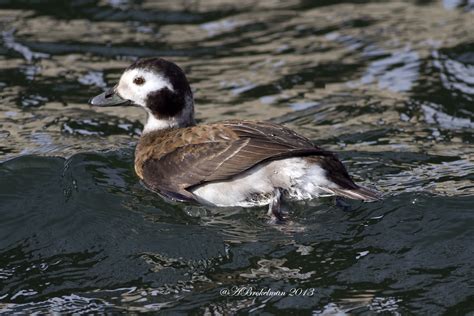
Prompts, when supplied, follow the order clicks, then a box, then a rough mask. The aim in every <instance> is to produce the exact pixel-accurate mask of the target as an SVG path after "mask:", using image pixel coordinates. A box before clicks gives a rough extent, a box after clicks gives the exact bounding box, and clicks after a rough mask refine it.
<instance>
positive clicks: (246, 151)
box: [89, 57, 381, 221]
mask: <svg viewBox="0 0 474 316" xmlns="http://www.w3.org/2000/svg"><path fill="white" fill-rule="evenodd" d="M89 104H90V105H92V106H100V107H108V106H140V107H142V108H143V109H144V110H145V112H146V113H147V119H146V122H145V125H144V128H143V131H142V134H141V136H140V139H139V141H138V143H137V146H136V148H135V163H134V167H135V172H136V174H137V176H138V177H139V178H140V180H141V182H142V183H143V184H144V185H145V187H146V188H148V189H149V190H151V191H153V192H155V193H158V194H159V195H161V196H163V197H165V198H167V199H171V200H172V201H177V202H193V203H198V204H203V205H208V206H216V207H235V206H239V207H255V206H268V215H269V216H270V217H271V218H273V219H275V220H278V221H284V220H285V216H284V214H285V212H283V211H282V201H291V200H307V199H315V198H319V197H326V196H336V197H345V198H349V199H355V200H362V201H365V202H373V201H377V200H380V199H381V194H380V193H379V192H377V191H376V190H373V189H369V188H367V187H364V186H361V185H358V184H356V183H355V182H354V181H353V180H352V178H351V176H350V175H349V173H348V171H347V169H346V168H345V167H344V165H343V164H342V162H341V161H340V160H339V159H338V158H337V156H336V155H335V154H334V153H333V152H330V151H328V150H324V149H322V148H320V147H318V146H315V145H314V144H313V142H312V141H310V140H309V139H308V138H306V137H304V136H302V135H300V134H298V133H296V132H295V131H293V130H291V129H289V128H287V127H285V126H283V125H279V124H275V123H272V122H268V121H250V120H240V119H233V120H226V121H220V122H214V123H208V124H196V120H195V117H194V98H193V93H192V90H191V87H190V84H189V82H188V80H187V78H186V75H185V73H184V71H183V70H182V69H181V68H180V67H179V66H178V65H176V64H175V63H173V62H172V61H169V60H166V59H163V58H158V57H152V58H143V59H138V60H137V61H135V62H134V63H132V64H131V65H130V66H129V67H127V68H126V69H125V70H124V71H123V73H122V74H121V76H120V79H119V81H118V83H117V84H116V85H115V86H114V87H112V88H110V89H108V90H106V91H105V92H103V93H101V94H99V95H97V96H95V97H93V98H91V99H90V100H89Z"/></svg>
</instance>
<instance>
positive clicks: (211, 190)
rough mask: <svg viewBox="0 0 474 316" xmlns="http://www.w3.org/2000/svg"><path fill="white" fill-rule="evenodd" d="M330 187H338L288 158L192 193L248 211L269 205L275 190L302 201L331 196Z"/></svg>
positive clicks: (310, 166)
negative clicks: (248, 208)
mask: <svg viewBox="0 0 474 316" xmlns="http://www.w3.org/2000/svg"><path fill="white" fill-rule="evenodd" d="M331 187H337V185H336V184H335V183H333V182H332V181H330V180H329V179H328V178H327V177H326V171H325V170H324V169H322V168H321V167H320V166H319V165H317V164H314V163H308V162H307V161H306V160H305V159H304V158H287V159H282V160H276V161H271V162H267V163H263V164H261V165H258V166H256V167H254V168H252V169H250V170H248V171H246V172H244V173H242V174H241V175H239V176H236V177H234V178H232V179H231V180H228V181H221V182H212V183H208V184H204V185H201V186H199V187H197V188H195V189H194V190H192V193H193V194H194V195H195V196H196V197H197V198H198V199H199V201H200V202H201V203H205V204H209V205H215V206H243V207H250V206H257V205H266V204H269V202H270V198H271V196H272V194H273V191H274V189H275V188H281V189H283V193H284V194H285V197H286V198H289V199H296V200H302V199H310V198H314V197H318V196H323V195H324V196H327V195H331V194H330V193H328V191H327V189H329V188H331ZM325 189H326V190H325Z"/></svg>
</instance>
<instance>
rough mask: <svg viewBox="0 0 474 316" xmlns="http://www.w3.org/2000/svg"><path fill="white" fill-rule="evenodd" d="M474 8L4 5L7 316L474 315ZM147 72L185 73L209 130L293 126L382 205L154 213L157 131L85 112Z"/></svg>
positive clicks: (158, 209)
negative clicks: (139, 164)
mask: <svg viewBox="0 0 474 316" xmlns="http://www.w3.org/2000/svg"><path fill="white" fill-rule="evenodd" d="M473 8H474V4H473V2H472V1H457V0H445V1H442V2H438V1H407V2H405V3H399V2H386V1H384V2H370V1H337V2H336V1H306V0H300V1H296V0H290V1H272V0H265V1H258V2H257V1H247V0H242V1H238V2H235V1H226V0H225V1H216V0H212V1H186V0H183V1H169V2H165V1H161V2H155V1H127V0H108V1H106V0H103V1H96V0H77V1H56V0H50V1H27V0H18V1H17V0H0V31H1V33H0V35H1V37H0V161H1V163H0V313H5V314H10V313H14V312H16V313H34V312H36V313H55V312H69V313H73V312H78V313H81V312H82V313H90V312H97V311H102V312H125V311H127V312H143V311H165V312H168V313H171V314H176V313H182V314H187V313H191V314H206V315H213V314H215V315H218V314H232V313H242V314H245V313H253V314H262V313H266V314H267V315H268V314H281V315H289V314H299V313H301V312H302V313H303V314H311V313H312V314H314V315H345V314H356V315H370V314H375V313H382V314H387V315H389V314H394V315H398V314H421V315H439V314H445V315H465V314H470V315H473V312H474V281H473V280H474V273H473V271H474V264H473V262H474V232H473V226H474V199H473V195H474V182H473V180H474V146H473V142H474V137H473V131H474V17H473ZM143 56H164V57H168V58H170V59H172V60H174V61H176V62H177V63H178V64H180V65H181V66H182V67H183V68H184V69H185V71H186V72H187V73H188V77H189V79H190V81H191V83H192V86H193V89H194V92H195V96H196V101H197V116H198V118H199V120H200V121H202V122H205V121H216V120H220V119H227V118H246V119H249V118H250V119H271V120H273V121H276V122H281V123H285V124H287V125H288V126H290V127H291V128H294V129H295V130H297V131H299V132H301V133H303V134H305V135H307V136H309V137H310V138H311V139H313V140H314V141H315V143H317V144H318V145H321V146H323V147H325V148H327V149H331V150H334V151H336V152H338V154H339V155H340V157H341V159H343V161H344V163H345V164H346V166H347V167H348V169H349V170H350V172H351V173H352V174H353V175H354V178H355V179H358V180H359V181H364V183H366V184H368V185H373V186H376V187H377V188H378V189H379V190H381V191H383V192H384V193H385V194H386V198H385V200H384V201H383V202H380V203H370V204H364V203H359V202H349V203H350V206H351V208H352V211H347V210H344V209H342V208H341V207H337V206H335V204H334V201H333V200H332V199H321V200H318V201H310V202H306V203H303V202H302V203H294V204H291V205H290V210H291V211H290V217H291V221H290V222H289V223H288V224H287V225H270V224H268V223H267V222H266V218H265V216H264V213H265V210H264V209H261V208H257V209H238V208H235V209H209V208H204V207H199V206H192V205H184V204H170V203H169V202H166V201H164V200H162V199H161V198H160V197H158V196H156V195H154V194H152V193H150V192H148V191H147V190H145V189H144V188H143V187H142V186H141V185H140V183H139V182H138V180H137V177H136V176H135V175H134V171H133V166H132V165H133V148H134V145H135V143H136V141H137V138H138V135H139V133H140V130H141V128H142V123H141V122H142V120H143V119H144V114H143V113H142V112H141V111H140V110H139V109H135V108H133V109H131V108H115V109H113V110H111V109H95V108H94V109H92V108H90V107H89V106H87V105H86V101H87V99H88V98H89V97H90V96H92V95H95V94H97V93H99V92H100V91H102V90H103V89H104V88H105V87H106V86H108V85H112V84H113V83H114V82H115V81H116V80H117V78H118V77H119V75H120V72H121V70H122V69H123V67H125V66H127V65H128V64H129V63H130V62H131V61H133V60H134V59H135V58H137V57H143ZM234 286H239V287H241V288H244V287H247V288H248V287H252V288H253V289H254V290H255V291H259V290H262V289H263V290H266V289H271V290H272V291H285V292H287V293H288V294H287V295H283V296H279V295H275V296H269V295H263V296H257V297H252V296H245V295H236V296H232V295H227V296H226V295H222V294H221V293H222V291H225V289H230V290H232V287H234ZM298 288H299V289H301V290H299V291H301V292H303V291H304V290H306V294H307V295H306V296H304V295H299V296H298V295H297V296H290V294H291V291H295V289H298ZM292 289H293V290H292ZM309 294H312V295H309Z"/></svg>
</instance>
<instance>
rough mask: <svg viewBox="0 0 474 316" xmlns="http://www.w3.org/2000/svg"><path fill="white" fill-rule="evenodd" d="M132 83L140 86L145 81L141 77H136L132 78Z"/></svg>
mask: <svg viewBox="0 0 474 316" xmlns="http://www.w3.org/2000/svg"><path fill="white" fill-rule="evenodd" d="M133 83H134V84H136V85H139V86H141V85H142V84H144V83H145V79H143V77H136V78H135V79H133Z"/></svg>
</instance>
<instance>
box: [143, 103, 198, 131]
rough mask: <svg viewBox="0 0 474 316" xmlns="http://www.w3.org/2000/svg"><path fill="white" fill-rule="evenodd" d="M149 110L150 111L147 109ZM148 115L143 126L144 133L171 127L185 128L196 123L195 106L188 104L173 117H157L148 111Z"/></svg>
mask: <svg viewBox="0 0 474 316" xmlns="http://www.w3.org/2000/svg"><path fill="white" fill-rule="evenodd" d="M147 112H148V111H147ZM147 114H148V117H147V120H146V123H145V126H144V127H143V131H142V135H145V134H149V133H151V132H155V131H160V130H167V129H171V128H183V127H187V126H193V125H196V121H195V120H194V107H193V106H187V107H185V108H184V109H183V110H182V111H181V112H179V113H178V114H177V115H176V116H173V117H164V118H161V117H157V116H156V115H154V114H153V113H150V112H148V113H147Z"/></svg>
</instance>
